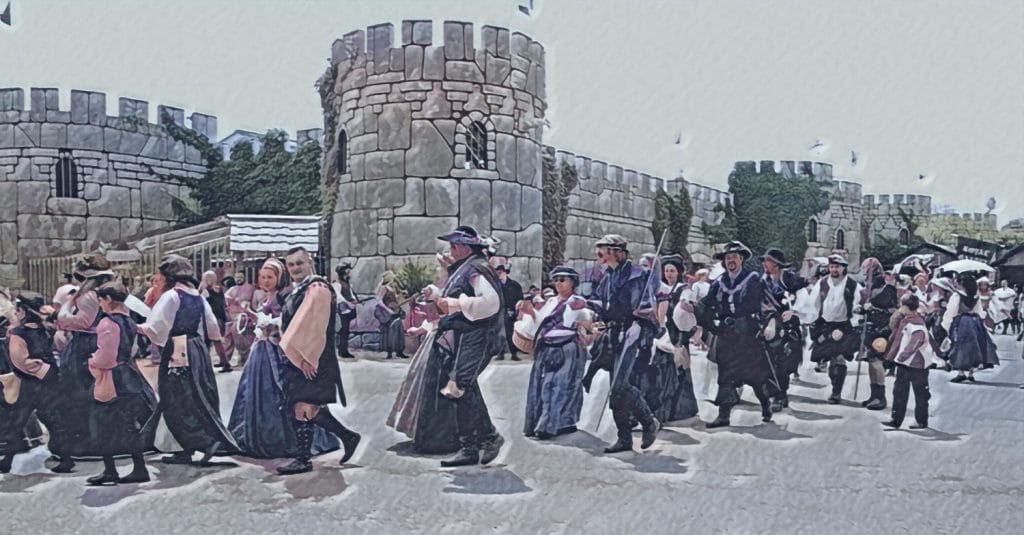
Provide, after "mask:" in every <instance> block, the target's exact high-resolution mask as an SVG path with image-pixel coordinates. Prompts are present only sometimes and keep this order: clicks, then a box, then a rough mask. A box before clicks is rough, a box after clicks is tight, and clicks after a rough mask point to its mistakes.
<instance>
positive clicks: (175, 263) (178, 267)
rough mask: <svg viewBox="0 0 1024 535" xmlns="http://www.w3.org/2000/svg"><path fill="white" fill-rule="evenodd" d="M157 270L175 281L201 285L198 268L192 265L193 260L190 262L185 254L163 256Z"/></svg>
mask: <svg viewBox="0 0 1024 535" xmlns="http://www.w3.org/2000/svg"><path fill="white" fill-rule="evenodd" d="M157 270H158V271H160V273H162V274H163V276H164V277H167V278H168V279H170V280H171V281H173V282H178V281H181V282H191V283H192V284H193V285H195V286H199V280H198V279H196V270H195V268H193V267H192V262H189V261H188V259H187V258H185V257H184V256H181V255H176V254H169V255H167V256H165V257H163V259H161V260H160V266H159V267H157Z"/></svg>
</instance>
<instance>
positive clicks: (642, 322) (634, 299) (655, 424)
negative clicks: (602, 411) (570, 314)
mask: <svg viewBox="0 0 1024 535" xmlns="http://www.w3.org/2000/svg"><path fill="white" fill-rule="evenodd" d="M596 245H597V250H598V255H599V256H600V257H601V259H602V260H604V263H605V266H606V268H605V275H604V277H603V278H602V279H601V282H600V284H599V285H598V287H597V289H596V290H595V291H594V297H595V298H596V299H597V301H598V303H597V305H596V306H597V308H598V310H597V313H598V316H599V319H600V321H601V322H603V323H604V332H603V334H602V335H601V339H600V340H599V341H598V343H596V344H595V345H594V350H593V351H594V361H593V362H591V364H590V368H589V369H588V370H587V376H586V377H584V380H583V385H584V388H585V389H586V390H587V391H588V392H589V391H590V382H591V381H592V380H593V376H594V373H595V372H596V371H597V369H599V368H601V369H607V370H609V371H610V372H611V375H612V377H611V392H610V395H609V403H610V405H611V409H612V417H613V418H614V420H615V427H616V429H617V430H618V440H617V441H616V442H615V444H612V445H611V446H609V447H607V448H605V450H604V451H605V453H617V452H620V451H631V450H632V449H633V435H632V430H633V423H634V422H636V421H639V422H640V424H641V425H642V426H643V435H642V439H641V441H640V448H641V449H647V448H649V447H651V445H652V444H654V439H655V437H656V435H657V433H658V429H659V428H660V427H661V422H659V421H658V420H657V419H656V418H655V417H654V413H653V412H651V408H650V406H648V405H647V401H646V400H645V399H644V395H643V392H642V390H641V385H642V382H643V378H644V375H645V374H646V372H647V367H648V366H649V364H650V361H651V357H652V355H653V345H654V335H655V332H656V331H657V324H656V323H655V310H654V309H655V306H656V303H655V298H656V296H657V288H658V286H660V284H661V281H660V279H659V278H658V277H652V276H651V274H650V273H649V272H648V271H646V270H644V269H642V268H640V267H639V266H634V265H633V263H632V262H631V261H630V260H629V249H628V248H627V247H628V243H627V242H626V239H625V238H623V237H622V236H619V235H618V234H609V235H607V236H605V237H603V238H601V239H600V240H598V242H597V244H596ZM651 283H653V284H654V287H653V288H650V287H649V286H650V284H651Z"/></svg>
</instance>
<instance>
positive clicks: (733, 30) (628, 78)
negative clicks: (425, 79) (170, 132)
mask: <svg viewBox="0 0 1024 535" xmlns="http://www.w3.org/2000/svg"><path fill="white" fill-rule="evenodd" d="M528 1H529V0H520V1H517V0H417V1H413V0H401V1H400V0H362V1H351V0H350V1H337V0H335V1H327V0H308V1H284V0H245V1H242V0H176V1H166V0H164V1H155V0H102V1H92V2H84V1H70V0H63V1H60V0H13V2H14V4H13V19H14V20H13V26H12V27H7V26H2V25H0V87H22V88H25V89H26V90H27V89H28V88H29V87H59V88H61V89H63V90H64V91H63V92H62V95H61V102H62V109H68V106H69V105H70V92H69V90H70V89H72V88H74V89H85V90H95V91H104V92H106V93H107V94H108V99H107V106H108V108H109V111H108V113H109V114H110V115H115V114H116V106H117V99H116V97H117V96H128V97H134V98H140V99H143V100H148V101H149V102H150V103H151V106H152V110H151V112H150V117H151V120H152V119H153V118H154V117H155V106H156V104H168V105H173V106H178V107H182V108H185V109H186V110H187V113H188V112H191V111H199V112H203V113H209V114H212V115H216V116H217V117H218V123H219V125H218V131H219V136H220V137H223V136H225V135H227V134H229V133H230V132H232V131H233V130H235V129H244V130H254V131H259V132H262V131H265V130H266V129H268V128H284V129H285V130H287V131H289V132H292V133H293V135H294V132H295V131H296V130H298V129H304V128H315V127H321V126H322V115H321V110H320V103H319V98H318V96H317V94H316V92H315V89H314V83H315V81H316V80H317V78H318V77H319V76H320V75H321V74H322V73H323V71H324V69H325V67H326V65H327V58H328V57H329V56H330V46H331V43H332V42H333V41H334V40H335V39H337V38H339V37H341V36H342V35H343V34H344V33H347V32H349V31H352V30H354V29H359V28H365V27H366V26H368V25H372V24H377V23H382V22H392V23H393V24H395V27H396V37H397V38H396V41H398V40H400V35H401V33H400V24H401V21H402V20H403V19H431V20H434V21H435V30H434V35H435V42H440V40H441V36H442V33H441V25H440V21H443V20H461V21H469V22H474V23H476V25H477V38H478V39H479V27H480V26H483V25H484V24H491V25H496V26H503V27H507V28H510V29H512V30H515V31H520V32H522V33H525V34H527V35H529V36H531V37H532V38H533V39H535V40H538V41H540V42H541V43H542V44H544V46H545V48H546V59H547V94H548V105H549V108H548V119H549V120H550V122H551V128H550V129H548V130H547V131H546V132H545V134H544V140H543V141H544V143H545V144H549V145H554V146H556V147H558V148H559V149H563V150H568V151H572V152H576V153H577V154H584V155H587V156H590V157H593V158H597V159H602V160H605V161H609V162H612V163H616V164H620V165H623V166H626V167H629V168H633V169H636V170H638V171H641V172H647V173H650V174H653V175H658V176H663V177H674V176H676V175H677V174H678V173H679V171H680V170H682V172H683V175H684V176H685V177H686V179H687V180H690V181H693V182H697V183H701V184H706V185H709V186H713V187H718V188H722V189H725V188H726V179H727V177H728V173H729V171H730V170H731V169H732V166H733V163H734V162H735V161H737V160H816V161H826V162H831V163H833V164H834V166H835V174H836V175H837V176H839V177H840V178H843V179H846V180H853V181H856V182H860V183H862V184H863V186H864V193H875V194H878V193H910V194H930V195H932V197H933V199H934V201H935V203H942V204H948V205H952V206H954V207H956V208H957V209H959V210H960V211H962V212H984V211H986V207H985V205H986V201H987V199H988V198H989V197H995V198H996V201H997V207H996V209H995V210H994V212H995V213H997V214H999V224H1000V225H1003V224H1005V223H1007V222H1008V221H1009V220H1010V219H1012V218H1017V217H1024V1H1021V0H991V1H984V2H982V1H977V0H950V1H927V2H926V1H914V0H908V1H902V2H891V1H879V0H865V1H858V2H849V1H838V0H818V1H811V0H805V1H795V0H771V1H761V2H755V1H747V0H716V1H711V0H702V1H691V0H679V1H644V2H627V1H613V0H534V5H535V9H534V11H533V12H532V15H531V16H525V15H523V14H521V13H520V12H519V11H518V9H517V6H518V5H519V4H525V3H528ZM6 2H7V0H0V9H2V7H3V5H4V4H5V3H6ZM680 136H681V138H682V142H681V143H680V144H678V145H677V144H676V143H675V141H676V139H677V138H678V137H680ZM819 140H821V141H822V142H823V144H824V146H823V147H821V148H818V149H814V150H810V147H812V146H813V145H815V144H816V143H817V141H819ZM851 150H855V151H856V152H857V153H858V154H859V161H858V164H857V165H856V166H851V162H850V152H851ZM922 174H923V175H925V178H924V179H923V180H922V179H920V178H919V177H920V175H922Z"/></svg>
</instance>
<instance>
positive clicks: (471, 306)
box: [423, 226, 505, 466]
mask: <svg viewBox="0 0 1024 535" xmlns="http://www.w3.org/2000/svg"><path fill="white" fill-rule="evenodd" d="M437 239H439V240H441V241H445V242H448V243H449V245H450V246H451V254H450V256H449V257H448V259H450V262H446V264H447V265H446V267H447V270H448V279H447V281H446V282H445V285H444V288H438V287H436V286H434V285H430V286H428V287H427V288H425V289H424V291H423V294H424V297H425V298H426V299H427V300H428V301H433V302H434V303H435V304H436V306H437V309H438V312H439V313H441V314H442V315H443V317H442V318H441V320H440V322H439V323H438V327H437V335H436V337H435V338H434V340H435V342H434V343H435V344H439V343H447V342H446V341H450V342H451V346H450V347H446V348H444V351H450V352H451V353H452V354H453V355H454V358H453V359H450V363H449V364H447V366H446V368H445V369H444V370H443V371H444V372H446V373H447V374H448V378H449V380H448V383H447V385H446V386H445V387H444V388H443V389H442V392H441V393H442V394H443V395H444V396H446V397H447V398H449V399H453V400H455V416H456V430H457V434H458V439H459V445H460V449H459V451H458V452H457V453H456V454H455V456H454V457H452V458H450V459H447V460H444V461H441V466H464V465H474V464H478V463H480V464H488V463H490V462H491V461H493V460H494V459H495V458H496V457H497V456H498V453H499V452H500V451H501V446H502V444H504V443H505V440H504V439H503V438H502V436H501V435H499V434H498V431H497V430H496V429H495V428H494V424H493V423H492V422H491V417H490V415H489V414H488V412H487V404H486V403H484V398H483V395H482V394H481V392H480V384H479V383H478V379H479V377H480V374H481V373H482V372H483V370H484V368H486V367H487V364H488V363H489V362H490V361H491V358H492V357H493V356H495V355H496V354H498V353H499V352H501V351H502V350H503V349H504V347H503V346H504V345H505V335H504V329H505V321H504V318H503V317H502V310H503V309H504V307H503V305H502V292H501V283H500V282H499V281H498V274H497V273H496V272H495V271H494V268H492V267H491V266H490V264H488V262H487V256H486V252H485V249H486V248H487V243H486V242H485V241H484V240H483V239H482V238H481V237H480V234H479V233H478V232H477V231H476V229H474V228H473V227H470V226H460V227H456V228H455V230H453V231H452V232H449V233H447V234H443V235H441V236H438V237H437ZM448 333H451V335H452V336H447V334H448ZM425 395H427V396H433V395H436V394H435V393H433V392H427V393H425Z"/></svg>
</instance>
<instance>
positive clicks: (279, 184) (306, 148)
mask: <svg viewBox="0 0 1024 535" xmlns="http://www.w3.org/2000/svg"><path fill="white" fill-rule="evenodd" d="M163 119H164V120H163V124H164V127H165V128H166V129H167V131H168V133H169V134H170V135H171V137H173V138H174V139H176V140H178V141H182V142H184V143H186V144H188V145H190V146H192V147H194V148H196V149H197V150H198V151H199V152H200V154H202V156H203V159H204V160H205V162H206V165H207V167H208V168H209V171H208V172H207V173H206V176H204V177H202V178H198V179H197V178H190V177H180V176H175V177H166V178H173V179H175V180H178V181H180V182H182V183H183V184H185V185H186V186H188V188H189V190H190V192H189V195H190V197H191V199H177V202H175V210H176V211H178V212H179V214H178V215H179V217H180V218H181V219H182V220H183V221H185V222H196V221H206V220H209V219H211V218H214V217H217V216H220V215H224V214H229V213H244V214H288V215H309V214H315V213H317V212H318V211H319V210H320V209H321V205H322V200H321V188H320V158H321V154H322V152H323V151H322V150H321V148H320V145H319V144H317V143H305V144H303V145H302V146H300V147H299V148H298V150H297V151H295V152H294V153H293V152H288V150H286V143H287V141H288V134H287V133H285V132H284V131H282V130H271V131H268V132H267V133H266V134H265V135H264V136H263V137H262V138H261V139H260V143H261V145H262V146H261V147H260V150H259V152H258V153H256V152H253V149H252V145H250V144H249V143H238V144H236V145H235V146H234V147H232V148H231V159H230V160H223V159H222V157H221V149H220V147H219V146H217V145H214V144H213V143H211V142H210V140H208V139H206V137H205V136H201V135H199V134H197V133H195V132H194V131H192V130H189V129H186V128H183V127H181V126H178V125H177V124H175V123H174V122H173V121H171V120H170V118H169V117H164V118H163Z"/></svg>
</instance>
